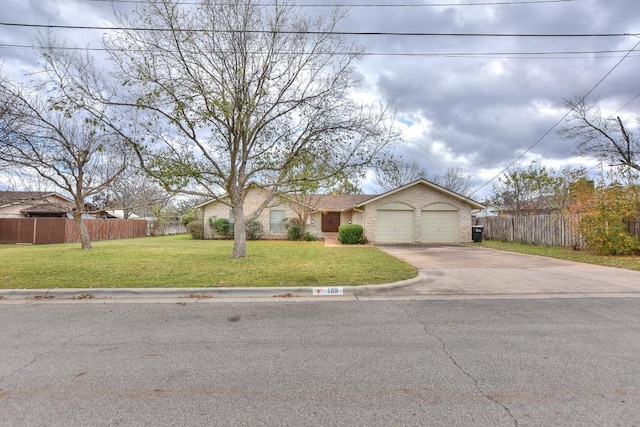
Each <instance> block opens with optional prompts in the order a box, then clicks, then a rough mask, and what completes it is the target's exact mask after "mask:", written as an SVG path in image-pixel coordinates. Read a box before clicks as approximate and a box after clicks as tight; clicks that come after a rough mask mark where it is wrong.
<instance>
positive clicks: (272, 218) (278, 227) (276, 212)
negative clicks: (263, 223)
mask: <svg viewBox="0 0 640 427" xmlns="http://www.w3.org/2000/svg"><path fill="white" fill-rule="evenodd" d="M269 231H271V232H272V233H284V209H271V211H270V212H269Z"/></svg>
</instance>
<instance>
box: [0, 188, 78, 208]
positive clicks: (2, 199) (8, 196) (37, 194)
mask: <svg viewBox="0 0 640 427" xmlns="http://www.w3.org/2000/svg"><path fill="white" fill-rule="evenodd" d="M49 196H55V197H59V198H60V199H62V200H64V201H65V202H69V203H71V202H72V201H71V200H69V199H67V198H66V197H64V196H61V195H59V194H58V193H54V192H51V191H0V206H2V205H8V204H13V203H20V202H30V201H33V200H44V199H46V198H47V197H49Z"/></svg>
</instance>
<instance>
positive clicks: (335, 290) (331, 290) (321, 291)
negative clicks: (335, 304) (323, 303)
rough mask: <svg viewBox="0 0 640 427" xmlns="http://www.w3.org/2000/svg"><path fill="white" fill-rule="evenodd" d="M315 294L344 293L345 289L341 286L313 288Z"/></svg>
mask: <svg viewBox="0 0 640 427" xmlns="http://www.w3.org/2000/svg"><path fill="white" fill-rule="evenodd" d="M313 295H344V291H343V289H342V288H341V287H339V288H313Z"/></svg>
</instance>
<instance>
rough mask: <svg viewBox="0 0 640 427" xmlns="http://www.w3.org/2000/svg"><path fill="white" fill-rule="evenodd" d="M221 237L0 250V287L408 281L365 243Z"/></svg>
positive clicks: (409, 271)
mask: <svg viewBox="0 0 640 427" xmlns="http://www.w3.org/2000/svg"><path fill="white" fill-rule="evenodd" d="M232 245H233V242H232V241H229V240H216V241H212V240H192V239H191V237H190V236H188V235H179V236H163V237H149V238H140V239H128V240H113V241H103V242H95V244H94V247H93V249H92V250H91V251H83V250H81V249H80V248H79V247H78V246H77V245H75V244H61V245H38V246H14V245H1V246H0V272H1V273H0V288H2V289H13V288H31V289H33V288H55V287H59V288H89V287H93V288H111V287H113V288H136V287H139V288H149V287H245V286H251V287H254V286H255V287H265V286H357V285H365V284H380V283H390V282H395V281H398V280H404V279H408V278H412V277H415V276H416V274H417V272H416V269H415V268H414V267H411V266H410V265H408V264H406V263H405V262H403V261H400V260H398V259H397V258H394V257H392V256H390V255H387V254H386V253H384V252H382V251H381V250H379V249H377V248H375V247H371V246H358V247H350V248H344V247H325V246H324V244H323V243H320V242H290V241H262V240H258V241H250V242H247V248H248V253H249V256H248V257H246V258H239V259H233V258H231V257H230V254H231V248H232Z"/></svg>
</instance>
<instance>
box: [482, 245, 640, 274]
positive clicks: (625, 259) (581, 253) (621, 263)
mask: <svg viewBox="0 0 640 427" xmlns="http://www.w3.org/2000/svg"><path fill="white" fill-rule="evenodd" d="M476 245H478V246H484V247H487V248H493V249H499V250H502V251H510V252H518V253H522V254H529V255H540V256H546V257H550V258H557V259H564V260H567V261H576V262H584V263H587V264H596V265H604V266H607V267H618V268H626V269H628V270H636V271H640V256H637V255H636V256H619V255H616V256H613V255H598V254H595V253H592V252H589V251H585V250H578V251H577V250H574V249H573V248H565V247H562V246H544V245H525V244H522V243H512V242H502V241H499V240H484V241H483V242H482V243H476Z"/></svg>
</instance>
